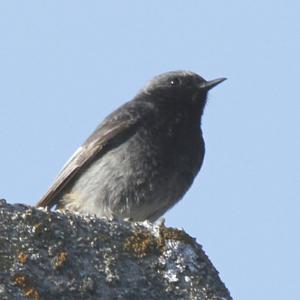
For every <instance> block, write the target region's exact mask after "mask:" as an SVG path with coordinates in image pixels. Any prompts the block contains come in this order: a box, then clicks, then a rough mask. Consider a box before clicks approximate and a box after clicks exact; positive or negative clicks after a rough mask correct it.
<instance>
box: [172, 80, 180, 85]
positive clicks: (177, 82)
mask: <svg viewBox="0 0 300 300" xmlns="http://www.w3.org/2000/svg"><path fill="white" fill-rule="evenodd" d="M179 84H180V80H179V79H178V78H174V79H172V80H170V86H178V85H179Z"/></svg>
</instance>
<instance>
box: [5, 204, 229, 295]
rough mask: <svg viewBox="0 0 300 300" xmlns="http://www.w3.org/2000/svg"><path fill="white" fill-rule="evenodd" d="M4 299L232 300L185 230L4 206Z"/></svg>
mask: <svg viewBox="0 0 300 300" xmlns="http://www.w3.org/2000/svg"><path fill="white" fill-rule="evenodd" d="M0 299H3V300H4V299H9V300H10V299H20V300H21V299H57V300H58V299H130V300H134V299H143V300H147V299H201V300H202V299H215V300H217V299H220V300H221V299H222V300H226V299H231V297H230V295H229V292H228V290H227V289H226V287H225V286H224V284H223V283H222V282H221V280H220V278H219V276H218V272H217V271H216V269H215V268H214V267H213V265H212V264H211V262H210V261H209V259H208V257H207V256H206V255H205V253H204V252H203V250H202V248H201V246H199V245H198V244H197V243H196V242H195V240H194V239H192V238H191V237H190V236H188V235H187V234H186V233H185V232H184V231H182V230H178V229H174V228H166V227H165V226H164V225H163V224H159V225H157V224H156V225H154V224H151V223H149V222H143V223H132V222H126V221H120V220H107V219H98V218H95V217H82V216H79V215H75V214H71V213H59V212H46V211H43V210H40V209H36V208H33V207H29V206H25V205H21V204H16V205H10V204H7V203H6V202H5V201H4V200H0Z"/></svg>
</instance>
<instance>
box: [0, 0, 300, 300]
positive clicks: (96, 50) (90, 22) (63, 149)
mask: <svg viewBox="0 0 300 300" xmlns="http://www.w3.org/2000/svg"><path fill="white" fill-rule="evenodd" d="M299 12H300V2H299V1H296V0H294V1H293V0H290V1H280V0H275V1H274V0H273V1H270V0H265V1H257V0H256V1H255V0H254V1H253V0H252V1H250V0H245V1H233V0H227V1H205V2H204V1H199V0H198V1H196V0H193V1H191V0H188V1H182V0H180V1H179V0H172V1H171V0H165V1H158V0H154V1H148V2H146V1H137V0H135V1H134V0H131V1H114V0H112V1H74V0H72V1H64V0H62V1H61V0H60V1H56V0H52V1H1V2H0V113H1V117H0V137H1V147H0V168H1V172H0V196H1V197H3V198H6V199H7V201H8V202H11V203H15V202H23V203H27V204H34V203H35V202H36V201H37V200H38V199H39V197H41V195H42V194H43V193H44V192H45V191H46V190H47V188H48V187H49V185H50V184H51V182H52V180H53V179H54V177H55V176H56V175H57V172H58V171H59V169H60V168H61V167H62V165H63V164H64V163H65V161H66V160H67V159H68V158H69V156H70V155H71V154H72V153H73V152H74V150H75V149H76V148H77V147H78V146H79V145H80V144H81V143H82V142H83V141H84V140H85V138H86V137H87V136H88V135H89V134H90V133H91V131H93V130H94V128H95V127H96V125H97V124H98V123H99V122H100V121H101V120H102V119H103V118H104V117H105V116H106V115H107V114H108V113H110V112H111V111H112V110H113V109H115V108H117V107H118V106H119V105H121V104H122V103H124V102H126V101H128V100H130V99H131V98H132V97H133V96H134V95H135V93H136V92H137V91H138V90H139V89H140V88H141V87H142V86H143V84H145V82H146V81H147V80H149V79H151V77H153V76H154V75H156V74H159V73H161V72H165V71H170V70H178V69H185V70H191V71H194V72H197V73H199V74H200V75H202V76H203V77H204V78H206V79H214V78H217V77H227V78H228V80H227V81H226V82H224V83H223V84H221V85H220V86H218V87H217V88H215V89H214V90H213V91H212V92H211V93H210V96H209V101H208V105H207V108H206V110H205V116H204V120H203V130H204V136H205V141H206V151H207V152H206V157H205V162H204V165H203V168H202V171H201V173H200V174H199V175H198V177H197V179H196V180H195V182H194V185H193V187H192V188H191V189H190V191H189V192H188V193H187V194H186V196H185V197H184V199H183V200H182V201H181V202H180V203H179V204H178V205H177V206H175V207H174V208H173V209H172V210H171V211H170V212H168V213H167V214H166V216H165V217H166V223H167V224H168V225H170V226H175V227H183V228H184V229H185V230H186V231H187V232H188V233H189V234H191V235H192V236H194V237H196V238H197V241H198V242H199V243H201V244H202V245H203V247H204V250H205V251H206V253H207V254H208V256H209V257H210V259H211V260H212V262H213V263H214V265H215V266H216V268H217V269H218V271H219V272H220V276H221V278H222V280H223V281H224V282H225V284H226V286H227V287H228V288H229V290H230V291H231V294H232V296H233V297H234V298H235V299H243V300H248V299H249V300H250V299H251V300H253V299H256V300H258V299H273V300H274V299H289V300H293V299H295V300H296V299H299V294H300V276H299V268H300V239H299V228H300V204H299V194H300V187H299V185H300V161H299V153H300V130H299V129H300V120H299V119H300V118H299V116H300V97H299V96H300V92H299V78H300V71H299V70H300V63H299V53H300V22H299Z"/></svg>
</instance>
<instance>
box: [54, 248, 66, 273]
mask: <svg viewBox="0 0 300 300" xmlns="http://www.w3.org/2000/svg"><path fill="white" fill-rule="evenodd" d="M67 258H68V252H66V251H61V252H59V253H58V254H57V256H56V257H55V260H54V268H55V269H58V268H61V267H62V266H63V265H64V264H65V263H66V261H67Z"/></svg>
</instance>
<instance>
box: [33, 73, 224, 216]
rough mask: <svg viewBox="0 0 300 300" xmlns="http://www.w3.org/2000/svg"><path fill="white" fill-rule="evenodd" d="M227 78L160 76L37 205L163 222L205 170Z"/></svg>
mask: <svg viewBox="0 0 300 300" xmlns="http://www.w3.org/2000/svg"><path fill="white" fill-rule="evenodd" d="M224 80H225V78H219V79H215V80H211V81H206V80H204V79H203V78H202V77H200V76H199V75H197V74H195V73H192V72H185V71H175V72H168V73H164V74H161V75H158V76H156V77H155V78H153V79H152V80H151V81H150V82H149V83H148V84H147V85H146V86H145V87H144V88H143V89H142V90H141V91H140V92H139V93H138V94H137V95H136V96H135V98H134V99H133V100H131V101H130V102H127V103H125V104H124V105H122V106H121V107H120V108H118V109H117V110H116V111H114V112H113V113H112V114H110V115H109V116H108V117H107V118H106V119H105V120H104V121H103V122H102V123H101V124H100V125H99V126H98V127H97V129H96V130H95V131H94V133H93V134H92V135H91V136H90V137H89V138H88V139H87V140H86V142H85V143H84V144H83V145H82V146H81V147H80V148H79V149H78V150H77V151H76V152H75V153H74V155H73V156H72V157H71V158H70V160H69V161H68V162H67V163H66V165H65V166H64V167H63V169H62V170H61V172H60V173H59V175H58V177H57V178H56V180H55V181H54V183H53V185H52V186H51V187H50V189H49V190H48V192H47V193H46V194H45V195H44V197H43V198H42V199H41V200H40V201H39V202H38V204H37V206H41V207H48V208H51V207H53V206H56V208H58V209H66V210H70V211H76V212H78V213H80V214H90V215H96V216H99V217H102V216H104V217H113V216H116V217H119V218H130V219H132V220H135V221H142V220H146V219H147V220H150V221H155V220H156V219H157V218H159V217H160V216H162V215H163V214H164V213H165V212H166V211H167V210H168V209H169V208H171V207H172V206H173V205H174V204H176V203H177V202H178V201H179V200H180V199H181V198H182V197H183V195H184V194H185V192H186V191H187V190H188V188H189V187H190V186H191V184H192V182H193V180H194V178H195V176H196V175H197V173H198V171H199V170H200V168H201V165H202V162H203V158H204V152H205V148H204V140H203V137H202V131H201V116H202V114H203V110H204V107H205V104H206V98H207V92H208V90H209V89H211V88H213V87H214V86H216V85H217V84H219V83H221V82H222V81H224Z"/></svg>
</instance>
